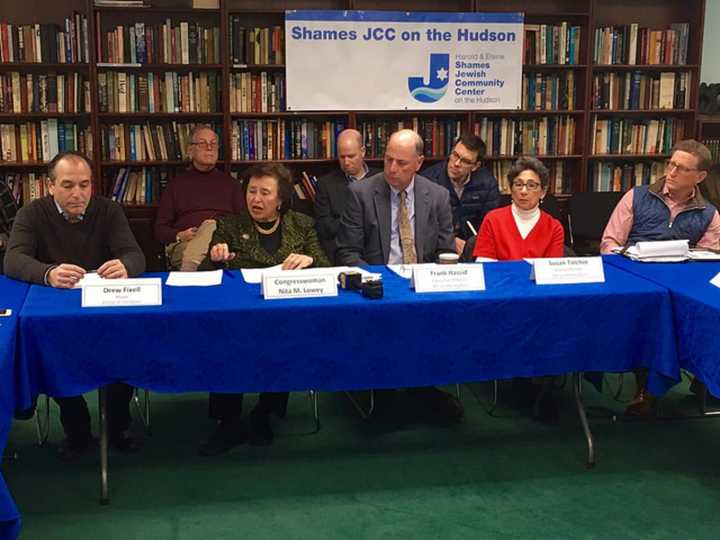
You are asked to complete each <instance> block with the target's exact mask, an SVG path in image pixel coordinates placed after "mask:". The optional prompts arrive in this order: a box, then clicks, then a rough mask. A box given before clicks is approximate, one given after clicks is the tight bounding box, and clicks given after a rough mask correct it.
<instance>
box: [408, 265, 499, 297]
mask: <svg viewBox="0 0 720 540" xmlns="http://www.w3.org/2000/svg"><path fill="white" fill-rule="evenodd" d="M410 286H411V287H413V288H414V289H415V292H418V293H425V292H452V291H484V290H485V272H484V271H483V266H482V264H452V265H450V264H418V265H416V266H413V274H412V281H411V282H410Z"/></svg>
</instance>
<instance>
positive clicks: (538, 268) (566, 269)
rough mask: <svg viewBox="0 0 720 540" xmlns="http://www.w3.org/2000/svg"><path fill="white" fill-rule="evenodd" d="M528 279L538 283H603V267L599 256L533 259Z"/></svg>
mask: <svg viewBox="0 0 720 540" xmlns="http://www.w3.org/2000/svg"><path fill="white" fill-rule="evenodd" d="M530 279H535V283H537V284H538V285H566V284H571V283H605V269H604V268H603V263H602V259H601V258H600V257H563V258H557V259H534V260H533V262H532V271H531V273H530Z"/></svg>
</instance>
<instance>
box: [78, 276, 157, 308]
mask: <svg viewBox="0 0 720 540" xmlns="http://www.w3.org/2000/svg"><path fill="white" fill-rule="evenodd" d="M81 305H82V307H117V306H161V305H162V280H161V279H160V278H135V279H108V280H102V282H101V283H99V282H90V283H87V284H85V285H83V286H82V303H81Z"/></svg>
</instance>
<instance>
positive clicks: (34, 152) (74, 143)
mask: <svg viewBox="0 0 720 540" xmlns="http://www.w3.org/2000/svg"><path fill="white" fill-rule="evenodd" d="M92 147H93V145H92V132H91V131H90V129H88V128H81V127H79V126H78V125H77V124H76V123H74V122H65V121H62V120H57V119H55V118H50V119H48V120H43V121H41V122H26V123H22V124H0V161H49V160H51V159H52V158H53V157H54V156H55V154H57V153H58V152H68V151H78V152H82V153H83V154H85V155H86V156H88V157H89V158H90V159H92Z"/></svg>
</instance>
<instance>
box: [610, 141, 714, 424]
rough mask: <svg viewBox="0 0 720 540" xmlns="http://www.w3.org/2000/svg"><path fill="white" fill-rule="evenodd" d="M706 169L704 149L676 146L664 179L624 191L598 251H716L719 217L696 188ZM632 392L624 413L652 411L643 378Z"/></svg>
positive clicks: (694, 143) (684, 144)
mask: <svg viewBox="0 0 720 540" xmlns="http://www.w3.org/2000/svg"><path fill="white" fill-rule="evenodd" d="M711 165H712V156H711V154H710V150H708V149H707V147H706V146H705V145H703V144H701V143H699V142H698V141H695V140H693V139H688V140H684V141H680V142H678V143H677V144H676V145H675V146H674V147H673V149H672V154H671V157H670V159H669V160H668V161H667V163H666V164H665V176H663V177H662V178H660V179H659V180H658V181H657V182H655V183H653V184H650V185H649V186H638V187H635V188H633V189H631V190H630V191H628V192H627V193H626V194H625V195H624V196H623V198H622V199H620V202H619V203H618V205H617V206H616V207H615V210H614V211H613V213H612V215H611V216H610V220H609V221H608V224H607V226H606V227H605V232H603V238H602V242H601V243H600V251H601V252H602V253H611V252H612V250H613V249H615V248H618V247H623V246H626V245H632V244H635V243H636V242H640V241H656V240H685V239H687V240H689V241H690V247H700V248H709V249H714V250H717V249H720V216H719V215H718V211H717V210H716V209H715V207H714V206H713V205H712V204H710V203H709V202H707V201H706V200H705V198H703V196H702V194H701V193H700V189H699V188H698V184H699V183H700V182H702V181H703V180H704V179H705V177H706V176H707V173H708V170H709V169H710V166H711ZM637 375H638V389H637V392H636V394H635V397H634V398H633V400H632V401H631V402H630V404H629V405H628V407H627V409H626V411H625V412H626V414H631V415H646V414H650V413H651V412H652V411H653V406H654V401H655V399H654V397H653V396H652V395H651V394H649V393H648V391H647V389H646V388H645V379H646V374H645V373H638V374H637Z"/></svg>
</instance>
